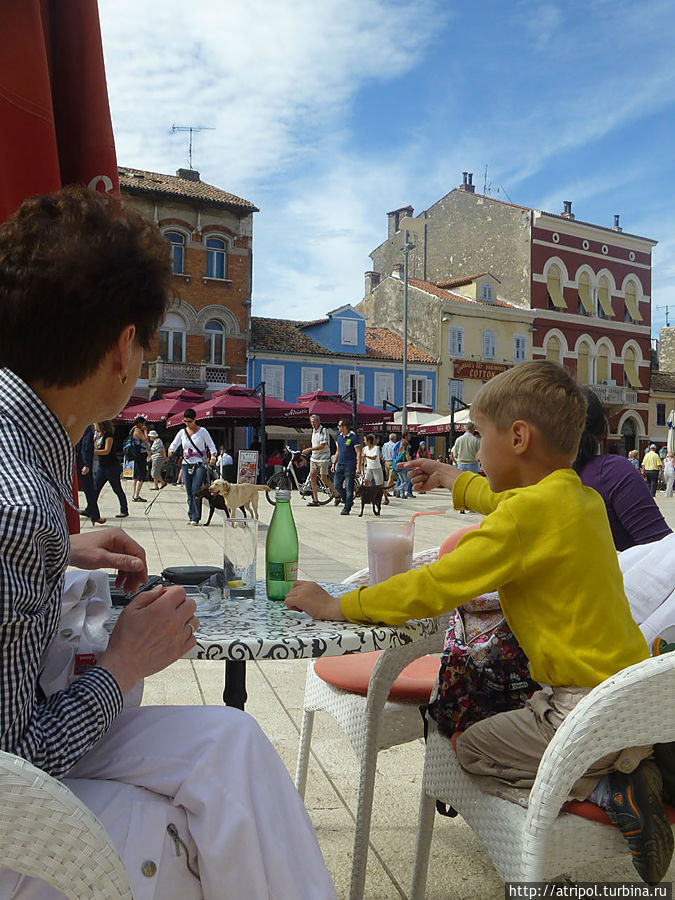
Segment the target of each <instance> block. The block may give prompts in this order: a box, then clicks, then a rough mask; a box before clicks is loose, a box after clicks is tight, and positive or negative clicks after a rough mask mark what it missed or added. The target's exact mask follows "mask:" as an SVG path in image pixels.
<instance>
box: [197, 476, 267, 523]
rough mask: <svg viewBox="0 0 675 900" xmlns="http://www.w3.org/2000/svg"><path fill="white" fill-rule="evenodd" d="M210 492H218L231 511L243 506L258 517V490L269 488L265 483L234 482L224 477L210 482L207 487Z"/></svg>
mask: <svg viewBox="0 0 675 900" xmlns="http://www.w3.org/2000/svg"><path fill="white" fill-rule="evenodd" d="M209 490H210V491H211V493H212V494H220V495H221V497H222V498H223V500H224V501H225V503H226V504H227V506H228V507H229V510H230V512H231V513H234V511H235V510H236V508H237V507H238V506H239V507H244V508H245V509H247V510H248V511H249V512H250V513H251V515H252V516H253V517H254V518H256V519H258V518H259V516H258V497H259V496H260V491H267V492H268V493H269V490H270V489H269V488H268V487H267V485H266V484H234V483H233V482H231V481H225V479H224V478H216V480H215V481H212V482H211V487H210V488H209Z"/></svg>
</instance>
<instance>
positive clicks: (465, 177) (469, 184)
mask: <svg viewBox="0 0 675 900" xmlns="http://www.w3.org/2000/svg"><path fill="white" fill-rule="evenodd" d="M459 189H460V191H465V192H466V193H467V194H473V193H475V191H476V187H475V185H474V183H473V172H462V183H461V184H460V186H459Z"/></svg>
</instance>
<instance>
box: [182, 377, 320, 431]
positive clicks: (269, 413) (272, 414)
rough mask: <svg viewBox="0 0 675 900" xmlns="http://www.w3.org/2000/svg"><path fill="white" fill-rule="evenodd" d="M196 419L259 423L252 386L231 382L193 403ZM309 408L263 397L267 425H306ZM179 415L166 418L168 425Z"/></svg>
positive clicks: (232, 423) (258, 406) (258, 407)
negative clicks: (206, 397) (214, 393)
mask: <svg viewBox="0 0 675 900" xmlns="http://www.w3.org/2000/svg"><path fill="white" fill-rule="evenodd" d="M194 410H195V413H196V414H197V420H198V421H204V420H207V419H223V420H227V424H229V425H260V419H261V416H260V398H259V397H258V395H257V394H256V393H255V391H254V390H253V389H252V388H245V387H241V386H239V385H234V386H232V387H229V388H225V389H224V390H222V391H218V394H217V395H214V396H213V397H211V399H210V400H204V401H203V402H202V403H199V404H198V405H197V406H195V407H194ZM308 418H309V412H308V410H307V407H306V406H303V405H302V404H298V403H287V402H286V401H285V400H277V399H275V398H274V397H266V398H265V424H266V425H295V424H296V423H297V425H298V426H300V427H301V426H303V425H306V424H307V422H308ZM181 421H182V416H180V415H174V416H171V418H169V420H168V422H167V425H169V426H171V425H180V423H181Z"/></svg>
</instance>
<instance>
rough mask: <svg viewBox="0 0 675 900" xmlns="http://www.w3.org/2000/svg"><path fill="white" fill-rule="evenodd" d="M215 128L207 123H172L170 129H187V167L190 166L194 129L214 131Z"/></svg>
mask: <svg viewBox="0 0 675 900" xmlns="http://www.w3.org/2000/svg"><path fill="white" fill-rule="evenodd" d="M215 130H216V129H215V128H213V127H211V126H209V125H172V126H171V131H172V132H174V131H187V132H188V134H189V137H188V167H189V168H190V169H191V168H192V135H193V133H194V132H195V131H215Z"/></svg>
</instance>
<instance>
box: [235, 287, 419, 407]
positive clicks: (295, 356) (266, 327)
mask: <svg viewBox="0 0 675 900" xmlns="http://www.w3.org/2000/svg"><path fill="white" fill-rule="evenodd" d="M402 361H403V341H402V339H401V338H399V337H397V336H396V335H395V334H393V333H392V332H391V331H389V330H387V329H386V328H369V327H367V326H366V319H365V316H363V315H362V314H361V313H360V312H359V311H358V310H357V309H355V308H354V307H353V306H350V305H346V306H341V307H340V308H339V309H334V310H332V312H329V313H327V314H326V317H325V318H323V319H316V320H315V321H312V322H295V321H291V320H288V319H267V318H261V317H256V316H254V317H252V319H251V343H250V349H249V359H248V372H247V384H248V385H250V386H255V385H257V384H259V383H260V382H261V381H264V382H265V390H266V394H267V395H268V396H270V397H277V398H279V399H281V400H288V401H295V400H296V398H297V397H299V396H301V395H303V394H309V393H311V392H312V391H317V390H321V391H328V392H331V393H335V394H340V395H342V394H346V393H347V391H348V390H349V389H350V388H352V387H355V388H356V391H357V396H358V401H359V403H365V404H368V405H369V406H378V407H382V406H383V402H384V401H385V400H388V401H389V402H390V403H393V404H395V405H396V406H402V405H403V370H402ZM436 369H437V360H436V359H434V357H432V356H430V355H429V354H428V353H426V352H424V351H423V350H419V349H418V348H417V347H415V346H413V345H412V344H410V343H408V379H407V381H408V384H407V391H406V395H407V396H406V399H407V402H408V403H420V404H423V405H424V406H428V407H431V408H432V409H435V408H436Z"/></svg>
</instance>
